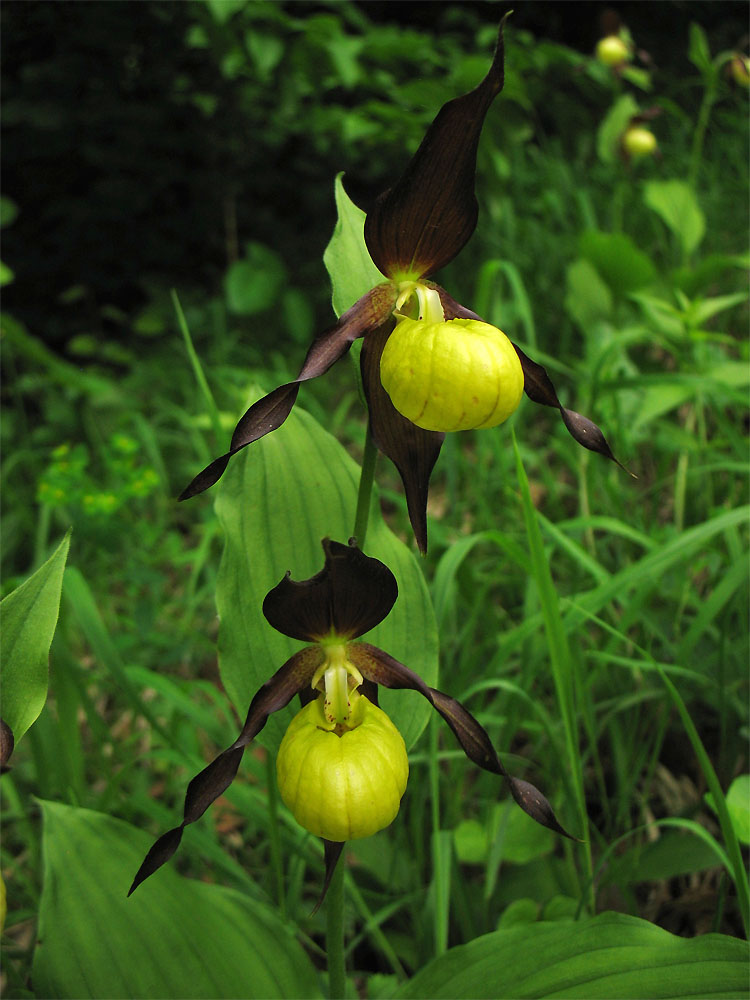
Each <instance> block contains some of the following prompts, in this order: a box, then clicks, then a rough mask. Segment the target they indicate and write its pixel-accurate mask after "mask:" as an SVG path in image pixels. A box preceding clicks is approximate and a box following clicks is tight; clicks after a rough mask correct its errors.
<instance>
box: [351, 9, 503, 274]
mask: <svg viewBox="0 0 750 1000" xmlns="http://www.w3.org/2000/svg"><path fill="white" fill-rule="evenodd" d="M506 18H507V14H506V16H505V17H504V18H503V19H502V21H501V22H500V30H499V33H498V40H497V48H496V50H495V56H494V59H493V61H492V65H491V66H490V69H489V71H488V73H487V76H486V77H485V78H484V80H482V82H481V83H480V84H479V86H478V87H476V88H475V89H474V90H472V91H470V92H469V93H468V94H464V95H463V96H462V97H456V98H455V99H454V100H452V101H448V103H447V104H444V105H443V107H442V108H441V109H440V111H439V112H438V114H437V117H436V118H435V120H434V121H433V123H432V124H431V125H430V127H429V128H428V129H427V132H426V134H425V137H424V139H423V140H422V143H421V145H420V147H419V149H418V150H417V151H416V153H415V154H414V156H413V157H412V159H411V161H410V162H409V164H408V166H407V167H406V170H405V171H404V173H403V174H402V176H401V177H400V179H399V180H398V181H396V183H395V184H394V185H393V187H391V188H389V189H388V190H387V191H384V192H383V194H381V195H380V197H379V198H378V199H377V201H376V202H375V205H374V207H373V209H372V210H371V211H370V212H369V214H368V216H367V219H366V220H365V242H366V243H367V248H368V250H369V251H370V256H371V257H372V259H373V261H374V262H375V265H376V266H377V267H378V268H379V269H380V271H382V273H383V274H385V275H387V276H388V277H389V278H395V277H401V276H409V277H412V278H416V277H423V276H425V275H428V274H432V273H433V272H435V271H437V270H438V269H439V268H441V267H443V266H444V265H445V264H447V263H449V262H450V261H451V260H453V258H454V257H455V256H456V255H457V254H458V253H459V251H460V250H461V249H462V248H463V246H464V244H465V243H466V241H467V240H468V239H469V237H470V236H471V234H472V233H473V232H474V229H475V227H476V224H477V214H478V206H477V200H476V196H475V194H474V182H475V173H476V164H477V147H478V145H479V136H480V133H481V131H482V125H483V124H484V118H485V115H486V114H487V111H488V109H489V107H490V105H491V104H492V102H493V100H494V99H495V97H496V96H497V95H498V94H499V93H500V91H501V90H502V89H503V82H504V44H503V28H504V26H505V20H506Z"/></svg>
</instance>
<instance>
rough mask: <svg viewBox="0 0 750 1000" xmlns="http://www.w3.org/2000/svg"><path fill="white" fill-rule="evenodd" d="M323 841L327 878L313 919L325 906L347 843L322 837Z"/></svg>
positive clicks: (313, 911)
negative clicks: (324, 903)
mask: <svg viewBox="0 0 750 1000" xmlns="http://www.w3.org/2000/svg"><path fill="white" fill-rule="evenodd" d="M321 840H322V841H323V848H324V852H325V853H324V857H325V863H326V876H325V879H324V880H323V888H322V889H321V890H320V895H319V896H318V901H317V903H316V904H315V906H314V907H313V909H312V912H311V913H310V916H311V917H314V916H315V914H316V913H317V912H318V910H319V909H320V907H321V906H322V904H323V900H324V899H325V898H326V893H327V892H328V887H329V886H330V884H331V879H332V878H333V873H334V872H335V871H336V865H337V864H338V863H339V858H340V857H341V852H342V851H343V849H344V844H345V843H346V841H338V840H326V839H325V838H324V837H321Z"/></svg>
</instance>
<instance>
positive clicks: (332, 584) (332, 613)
mask: <svg viewBox="0 0 750 1000" xmlns="http://www.w3.org/2000/svg"><path fill="white" fill-rule="evenodd" d="M322 545H323V551H324V553H325V566H324V567H323V569H322V570H321V571H320V572H319V573H316V574H315V576H313V577H310V579H309V580H302V581H297V580H292V579H291V576H290V574H289V573H287V574H286V576H285V577H284V579H283V580H282V581H281V582H280V583H278V584H277V585H276V586H275V587H274V588H273V590H270V591H269V592H268V593H267V594H266V597H265V600H264V601H263V614H264V615H265V616H266V619H267V621H268V622H269V624H270V625H272V626H273V627H274V628H275V629H276V630H277V632H282V633H283V634H284V635H288V636H291V637H292V638H293V639H302V640H303V641H304V642H317V641H318V640H320V639H323V638H325V637H326V636H329V635H331V634H332V633H334V634H335V635H338V636H341V637H342V638H344V639H355V638H357V637H358V636H360V635H363V634H364V633H365V632H369V631H370V629H372V628H375V626H376V625H379V624H380V623H381V622H382V620H383V619H384V618H385V616H386V615H387V614H388V612H389V611H390V610H391V608H392V607H393V605H394V603H395V601H396V598H397V597H398V585H397V583H396V578H395V576H394V575H393V573H391V571H390V570H389V569H388V567H387V566H386V565H384V564H383V563H382V562H380V561H379V560H378V559H373V558H371V557H370V556H366V555H365V554H364V552H361V551H360V550H359V548H357V545H356V542H355V541H354V539H351V540H350V542H349V544H348V545H343V544H342V543H341V542H334V541H331V539H330V538H324V539H323V542H322Z"/></svg>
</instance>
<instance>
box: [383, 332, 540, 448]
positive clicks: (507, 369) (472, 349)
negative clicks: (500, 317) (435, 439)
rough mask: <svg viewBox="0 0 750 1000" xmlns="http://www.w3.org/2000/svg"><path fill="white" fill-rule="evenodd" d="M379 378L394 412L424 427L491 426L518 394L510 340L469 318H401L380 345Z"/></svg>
mask: <svg viewBox="0 0 750 1000" xmlns="http://www.w3.org/2000/svg"><path fill="white" fill-rule="evenodd" d="M380 380H381V382H382V384H383V388H384V389H385V391H386V392H387V393H388V395H389V396H390V397H391V402H392V403H393V405H394V406H395V407H396V409H397V410H398V411H399V413H401V414H403V416H405V417H406V418H407V419H408V420H411V422H412V423H414V424H416V425H417V426H418V427H422V428H424V429H425V430H429V431H465V430H470V429H472V428H479V427H495V426H496V425H497V424H501V423H502V422H503V421H504V420H507V418H508V417H509V416H510V415H511V413H513V411H514V410H515V409H516V407H517V406H518V404H519V402H520V401H521V396H522V394H523V370H522V368H521V362H520V361H519V359H518V355H517V354H516V351H515V349H514V347H513V345H512V344H511V342H510V341H509V340H508V338H507V337H506V336H505V334H504V333H503V332H502V331H501V330H498V329H496V328H495V327H494V326H490V325H489V323H482V322H481V321H480V320H474V319H452V320H448V321H447V322H442V323H430V322H425V321H424V320H421V319H416V320H415V319H408V318H406V317H401V318H400V319H399V321H398V323H397V324H396V327H395V329H394V331H393V333H392V334H391V335H390V337H389V338H388V341H387V343H386V345H385V348H384V350H383V356H382V358H381V360H380Z"/></svg>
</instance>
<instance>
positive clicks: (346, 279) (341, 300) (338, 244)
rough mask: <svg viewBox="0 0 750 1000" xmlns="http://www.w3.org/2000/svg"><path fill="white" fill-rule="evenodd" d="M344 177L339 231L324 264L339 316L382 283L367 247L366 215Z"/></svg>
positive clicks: (338, 189)
mask: <svg viewBox="0 0 750 1000" xmlns="http://www.w3.org/2000/svg"><path fill="white" fill-rule="evenodd" d="M343 176H344V175H343V174H338V175H337V176H336V186H335V197H336V228H335V229H334V230H333V236H332V237H331V239H330V241H329V243H328V246H327V247H326V248H325V252H324V253H323V263H324V264H325V266H326V270H327V271H328V274H329V275H330V278H331V286H332V288H333V294H332V296H331V301H332V303H333V311H334V312H335V313H336V315H337V316H340V315H341V314H342V313H343V312H345V311H346V310H347V309H348V308H349V306H351V305H352V304H353V303H354V302H356V301H357V299H359V298H361V296H363V295H364V294H365V292H366V291H367V290H368V288H374V287H375V285H378V284H380V282H381V281H382V280H383V275H382V274H381V273H380V271H378V269H377V267H375V265H374V264H373V262H372V258H371V257H370V254H369V253H368V251H367V247H366V245H365V234H364V230H365V213H364V212H363V211H362V209H361V208H357V206H356V205H355V204H354V202H353V201H352V200H351V198H350V197H349V195H348V194H347V193H346V191H345V190H344V185H343V183H342V178H343Z"/></svg>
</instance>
